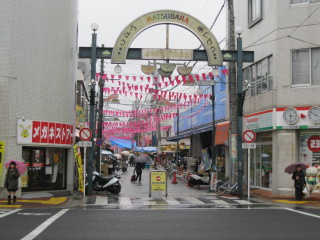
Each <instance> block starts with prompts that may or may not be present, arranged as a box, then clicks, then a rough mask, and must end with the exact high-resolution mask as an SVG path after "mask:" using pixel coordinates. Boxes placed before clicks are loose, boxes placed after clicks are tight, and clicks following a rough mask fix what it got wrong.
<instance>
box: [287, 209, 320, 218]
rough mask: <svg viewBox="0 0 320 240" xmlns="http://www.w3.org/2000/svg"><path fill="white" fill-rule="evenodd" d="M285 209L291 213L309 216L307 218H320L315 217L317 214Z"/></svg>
mask: <svg viewBox="0 0 320 240" xmlns="http://www.w3.org/2000/svg"><path fill="white" fill-rule="evenodd" d="M284 209H285V210H288V211H291V212H296V213H300V214H303V215H307V216H310V217H315V218H320V216H319V215H315V214H311V213H306V212H302V211H298V210H294V209H291V208H284Z"/></svg>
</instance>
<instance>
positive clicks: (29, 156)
mask: <svg viewBox="0 0 320 240" xmlns="http://www.w3.org/2000/svg"><path fill="white" fill-rule="evenodd" d="M45 156H46V150H45V148H37V149H34V148H23V150H22V158H23V160H24V163H25V165H26V167H27V170H28V171H27V172H26V174H24V175H23V176H22V178H21V180H22V187H24V188H26V189H32V190H40V189H42V188H43V187H44V166H45Z"/></svg>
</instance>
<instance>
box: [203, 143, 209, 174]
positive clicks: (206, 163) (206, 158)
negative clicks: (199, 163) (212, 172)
mask: <svg viewBox="0 0 320 240" xmlns="http://www.w3.org/2000/svg"><path fill="white" fill-rule="evenodd" d="M202 160H203V163H204V167H205V169H210V168H211V159H210V156H209V153H208V149H207V148H206V149H202Z"/></svg>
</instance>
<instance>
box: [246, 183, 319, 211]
mask: <svg viewBox="0 0 320 240" xmlns="http://www.w3.org/2000/svg"><path fill="white" fill-rule="evenodd" d="M251 197H253V198H256V199H259V200H261V201H263V202H268V203H271V204H278V205H282V206H283V205H284V206H291V207H292V206H296V207H310V208H319V207H320V194H311V195H310V196H309V197H307V198H304V199H303V200H302V201H296V200H295V197H294V196H273V195H272V192H271V191H268V190H264V189H259V188H257V189H252V190H251Z"/></svg>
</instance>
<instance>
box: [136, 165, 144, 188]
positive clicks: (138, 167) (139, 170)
mask: <svg viewBox="0 0 320 240" xmlns="http://www.w3.org/2000/svg"><path fill="white" fill-rule="evenodd" d="M142 168H143V166H142V163H141V162H136V166H135V168H134V171H135V172H136V174H137V181H138V182H139V183H140V182H141V175H142Z"/></svg>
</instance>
